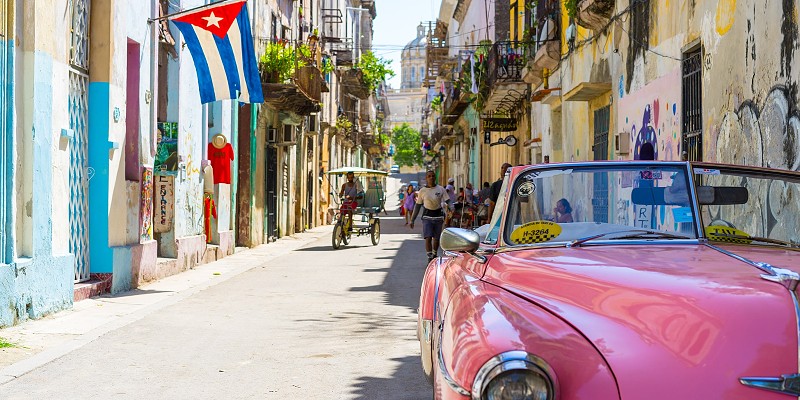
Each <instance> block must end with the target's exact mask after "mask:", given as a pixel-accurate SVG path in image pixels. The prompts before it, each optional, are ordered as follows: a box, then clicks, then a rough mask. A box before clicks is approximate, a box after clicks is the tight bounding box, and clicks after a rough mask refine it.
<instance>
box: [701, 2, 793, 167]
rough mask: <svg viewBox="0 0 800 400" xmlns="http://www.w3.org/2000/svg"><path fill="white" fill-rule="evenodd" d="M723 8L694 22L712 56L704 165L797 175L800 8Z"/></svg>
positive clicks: (734, 5) (749, 5)
mask: <svg viewBox="0 0 800 400" xmlns="http://www.w3.org/2000/svg"><path fill="white" fill-rule="evenodd" d="M721 3H726V7H722V5H720V6H718V7H717V8H711V7H707V8H705V9H703V10H702V11H701V12H702V13H701V14H700V15H698V16H697V17H696V20H695V22H696V23H698V24H700V29H701V30H702V32H703V39H704V45H705V46H706V53H707V55H706V58H705V60H704V66H703V67H704V70H703V75H704V76H703V85H704V88H703V91H704V94H705V96H704V103H703V109H704V110H703V111H704V117H705V118H704V123H705V124H704V129H705V131H704V135H705V138H704V149H703V150H704V154H705V158H706V159H708V160H714V161H720V162H742V163H746V164H749V165H757V166H770V167H778V168H791V169H795V170H798V169H800V163H798V159H800V119H798V118H800V114H798V110H797V104H798V100H799V99H798V89H797V85H798V74H800V71H798V68H793V66H794V65H796V63H797V56H796V54H795V53H796V50H797V48H798V8H797V7H798V5H797V3H796V2H795V1H790V0H787V1H773V2H768V3H767V4H763V3H761V2H757V1H752V0H751V1H738V2H737V1H735V0H725V1H722V2H721ZM700 16H702V18H700ZM706 43H708V44H706ZM727 60H737V62H729V61H727Z"/></svg>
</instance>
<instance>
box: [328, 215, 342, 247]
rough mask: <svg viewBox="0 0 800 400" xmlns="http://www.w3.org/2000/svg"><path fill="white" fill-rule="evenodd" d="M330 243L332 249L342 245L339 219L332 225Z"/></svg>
mask: <svg viewBox="0 0 800 400" xmlns="http://www.w3.org/2000/svg"><path fill="white" fill-rule="evenodd" d="M331 244H333V249H334V250H338V249H339V247H342V222H341V221H339V222H337V223H336V225H334V226H333V234H332V235H331Z"/></svg>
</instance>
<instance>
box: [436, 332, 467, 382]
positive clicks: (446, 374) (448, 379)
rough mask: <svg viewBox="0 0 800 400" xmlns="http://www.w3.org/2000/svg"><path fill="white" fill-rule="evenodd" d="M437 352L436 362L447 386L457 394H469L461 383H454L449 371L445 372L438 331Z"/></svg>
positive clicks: (440, 336) (440, 337) (440, 338)
mask: <svg viewBox="0 0 800 400" xmlns="http://www.w3.org/2000/svg"><path fill="white" fill-rule="evenodd" d="M441 327H443V325H440V330H441ZM438 353H439V354H438V357H437V358H438V359H439V360H438V361H439V363H438V364H439V372H441V373H442V378H444V381H445V383H447V386H450V389H453V391H454V392H456V393H458V394H460V395H462V396H469V395H470V393H469V390H467V389H465V388H463V387H461V385H459V384H458V383H456V380H455V379H453V377H452V376H450V373H449V372H447V366H446V365H445V364H444V357H443V354H442V335H441V332H439V352H438Z"/></svg>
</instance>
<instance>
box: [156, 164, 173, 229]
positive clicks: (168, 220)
mask: <svg viewBox="0 0 800 400" xmlns="http://www.w3.org/2000/svg"><path fill="white" fill-rule="evenodd" d="M154 194H155V209H156V210H155V211H156V214H155V215H154V216H153V219H154V221H153V222H154V225H155V227H154V228H155V229H154V230H155V231H156V233H164V232H169V231H170V230H172V220H173V218H175V177H174V176H171V175H156V183H155V193H154Z"/></svg>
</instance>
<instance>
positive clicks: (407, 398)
mask: <svg viewBox="0 0 800 400" xmlns="http://www.w3.org/2000/svg"><path fill="white" fill-rule="evenodd" d="M392 361H394V362H395V363H398V364H399V366H398V368H397V369H396V370H395V371H394V373H393V374H392V377H390V378H379V377H366V376H364V377H360V378H358V379H357V380H356V387H355V391H354V393H353V394H355V395H356V396H357V397H355V398H356V399H364V400H367V399H369V400H374V399H385V400H420V399H430V398H433V394H432V393H433V392H432V388H431V386H430V385H429V384H428V382H427V381H426V380H425V377H424V375H423V374H422V366H421V365H420V361H419V358H417V357H401V358H393V359H392ZM409 382H420V384H418V385H409Z"/></svg>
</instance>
